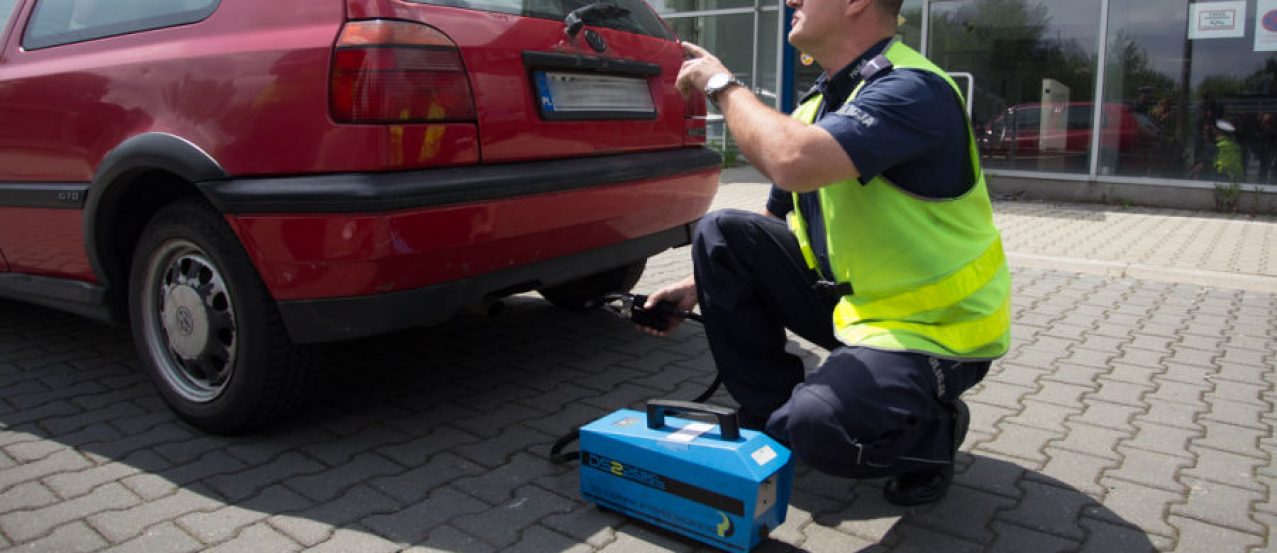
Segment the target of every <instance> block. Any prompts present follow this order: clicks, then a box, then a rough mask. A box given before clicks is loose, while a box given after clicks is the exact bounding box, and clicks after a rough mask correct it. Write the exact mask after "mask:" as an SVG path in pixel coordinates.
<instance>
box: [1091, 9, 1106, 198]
mask: <svg viewBox="0 0 1277 553" xmlns="http://www.w3.org/2000/svg"><path fill="white" fill-rule="evenodd" d="M1108 34H1109V0H1100V40H1099V42H1100V44H1099V52H1098V53H1097V54H1096V55H1097V56H1098V58H1099V59H1098V60H1097V61H1096V68H1097V71H1096V77H1095V101H1094V102H1093V103H1092V105H1094V106H1095V107H1094V109H1092V112H1093V113H1092V114H1091V116H1092V117H1091V171H1090V175H1091V179H1092V180H1094V179H1095V178H1096V177H1097V176H1099V174H1100V135H1101V134H1103V132H1104V129H1103V128H1102V127H1101V126H1100V125H1102V124H1103V123H1104V72H1105V69H1107V68H1108V43H1109V40H1108Z"/></svg>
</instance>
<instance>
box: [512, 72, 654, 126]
mask: <svg viewBox="0 0 1277 553" xmlns="http://www.w3.org/2000/svg"><path fill="white" fill-rule="evenodd" d="M532 83H533V89H534V92H535V93H536V95H537V97H536V102H537V107H538V109H539V110H540V112H541V118H542V119H546V120H550V121H580V120H608V119H656V103H655V101H654V100H653V98H652V91H651V88H650V86H649V85H648V80H647V78H645V77H638V76H628V75H612V74H604V73H590V72H578V71H554V70H536V71H533V72H532Z"/></svg>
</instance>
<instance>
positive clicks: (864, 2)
mask: <svg viewBox="0 0 1277 553" xmlns="http://www.w3.org/2000/svg"><path fill="white" fill-rule="evenodd" d="M877 1H878V0H847V12H846V13H847V15H860V14H861V13H862V12H864V11H865V10H868V9H871V8H873V5H874V2H877Z"/></svg>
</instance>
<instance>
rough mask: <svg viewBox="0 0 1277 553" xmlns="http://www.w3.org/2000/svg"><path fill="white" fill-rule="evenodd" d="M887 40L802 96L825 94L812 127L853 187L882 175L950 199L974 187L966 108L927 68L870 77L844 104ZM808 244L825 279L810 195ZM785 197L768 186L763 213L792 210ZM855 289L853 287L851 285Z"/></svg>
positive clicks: (803, 201) (821, 239)
mask: <svg viewBox="0 0 1277 553" xmlns="http://www.w3.org/2000/svg"><path fill="white" fill-rule="evenodd" d="M889 42H890V39H888V40H883V41H882V42H879V43H878V44H875V45H874V46H873V47H872V48H870V49H869V50H868V51H866V52H865V53H864V54H862V55H861V56H860V57H858V58H856V60H854V61H852V62H851V63H850V64H848V65H847V67H844V68H842V69H841V70H839V71H838V72H836V73H834V74H833V76H829V74H824V75H821V76H820V78H819V79H817V80H816V84H815V86H813V87H812V90H811V91H810V92H808V94H807V97H810V96H811V94H814V93H816V92H819V93H821V94H822V95H823V96H824V102H823V103H822V105H821V107H820V110H819V111H818V112H817V114H816V123H815V124H816V125H817V126H819V127H820V128H822V129H825V130H826V131H828V132H829V134H830V135H833V137H834V139H835V140H837V141H838V143H839V144H840V145H842V147H843V150H845V151H846V152H847V156H848V157H849V158H851V162H852V163H854V164H855V165H856V169H858V170H859V171H860V179H859V180H860V183H861V184H862V185H864V184H866V183H868V182H869V181H870V180H872V179H873V178H874V177H876V176H878V175H882V176H883V177H884V178H886V179H887V180H888V181H890V182H892V183H893V184H895V185H896V186H898V187H900V188H901V189H903V190H905V191H906V192H908V193H910V194H913V195H915V196H921V197H923V198H937V199H943V198H956V197H959V196H961V195H963V194H965V193H966V192H967V191H968V190H970V189H971V187H972V186H974V184H975V183H974V179H973V177H972V169H971V159H970V154H969V148H970V137H969V136H968V133H967V120H966V115H965V108H964V107H963V106H962V104H961V103H960V101H959V99H958V95H957V94H956V93H955V92H954V90H953V87H951V86H949V83H947V82H945V80H944V79H942V78H940V76H938V75H934V74H932V73H930V72H927V71H918V70H911V69H891V70H889V71H882V72H879V73H877V74H872V75H870V76H869V82H868V83H867V84H866V85H865V87H864V88H863V89H861V90H860V94H859V95H858V96H857V97H856V99H855V100H853V101H852V103H851V105H850V106H844V105H843V104H844V103H845V102H846V101H847V97H849V96H851V92H852V90H854V89H855V88H856V85H858V84H859V83H860V81H861V80H862V79H863V78H864V76H862V74H861V73H862V72H861V69H862V68H863V67H864V65H865V63H866V62H867V61H868V60H872V59H874V58H875V57H877V56H878V55H879V54H881V53H882V52H883V50H884V49H885V48H886V46H887V44H888V43H889ZM799 202H800V206H801V209H802V212H803V218H804V219H805V220H806V221H807V226H808V227H807V228H808V234H810V235H811V236H810V239H811V247H812V250H813V251H814V252H815V254H816V259H817V260H818V262H819V263H820V267H821V270H822V271H823V273H824V275H825V276H826V277H828V276H829V275H830V274H832V271H831V270H830V268H829V256H828V255H827V251H828V248H827V247H826V245H825V228H824V227H825V225H824V219H823V218H822V217H821V215H820V204H819V200H818V199H817V195H816V192H814V191H813V192H807V193H803V194H799ZM793 208H794V205H793V196H792V195H791V193H790V192H787V191H785V190H782V189H780V188H779V187H776V186H774V185H773V186H772V190H771V195H770V196H769V197H768V199H767V211H769V212H771V213H772V214H775V215H777V216H780V217H782V218H783V217H784V216H785V215H786V214H787V213H789V212H790V211H791V210H793ZM853 285H854V284H853Z"/></svg>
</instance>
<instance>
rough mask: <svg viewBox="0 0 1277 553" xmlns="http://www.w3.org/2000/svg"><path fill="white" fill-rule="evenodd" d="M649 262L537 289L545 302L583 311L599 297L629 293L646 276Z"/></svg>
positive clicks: (636, 262)
mask: <svg viewBox="0 0 1277 553" xmlns="http://www.w3.org/2000/svg"><path fill="white" fill-rule="evenodd" d="M646 267H647V260H646V259H640V260H638V261H635V262H634V263H630V264H628V265H622V266H620V267H617V268H615V269H609V270H607V271H603V272H601V273H595V274H592V275H589V276H586V277H583V278H579V279H576V280H570V281H568V282H564V283H563V284H556V285H554V286H547V287H545V288H542V289H540V290H537V292H539V293H540V294H541V297H543V298H545V299H546V301H549V302H550V303H552V304H554V305H555V306H557V307H561V308H563V309H572V310H576V311H579V310H583V309H588V308H590V307H591V306H593V305H594V302H595V301H596V300H598V299H599V298H601V297H603V296H605V295H607V294H611V293H614V292H629V291H630V290H633V289H634V285H635V284H638V281H639V278H641V277H642V276H643V269H645V268H646Z"/></svg>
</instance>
